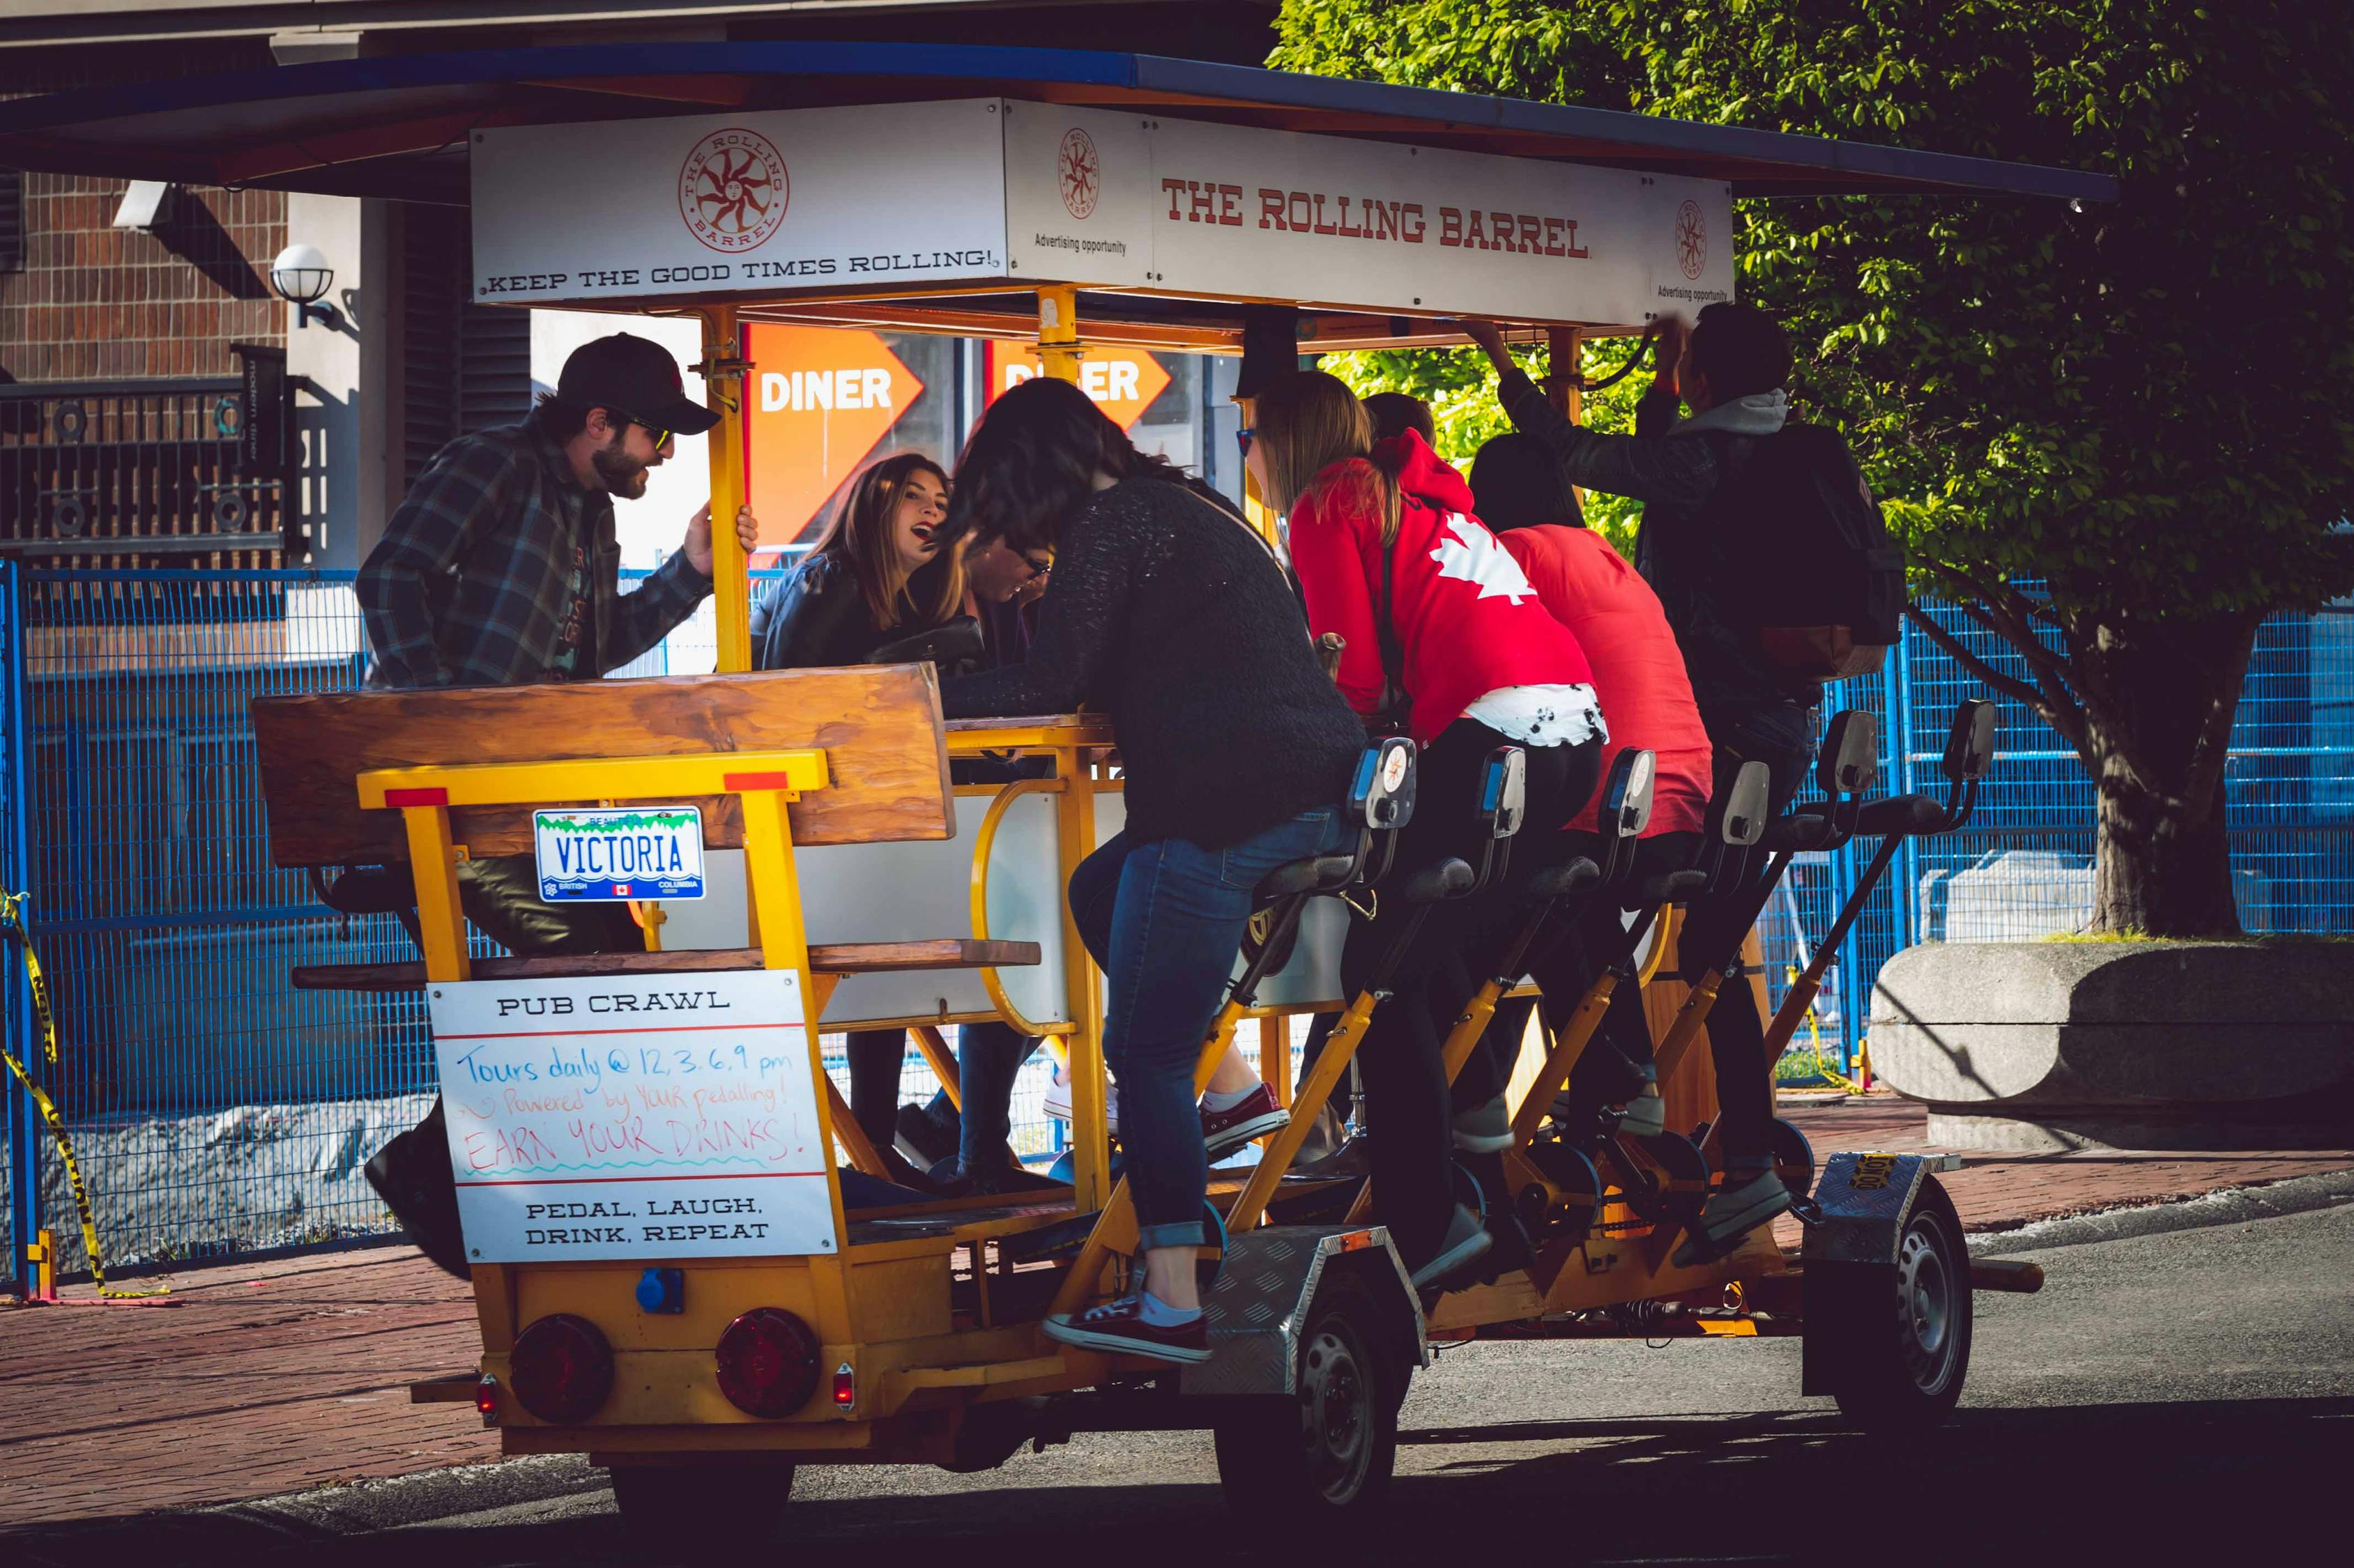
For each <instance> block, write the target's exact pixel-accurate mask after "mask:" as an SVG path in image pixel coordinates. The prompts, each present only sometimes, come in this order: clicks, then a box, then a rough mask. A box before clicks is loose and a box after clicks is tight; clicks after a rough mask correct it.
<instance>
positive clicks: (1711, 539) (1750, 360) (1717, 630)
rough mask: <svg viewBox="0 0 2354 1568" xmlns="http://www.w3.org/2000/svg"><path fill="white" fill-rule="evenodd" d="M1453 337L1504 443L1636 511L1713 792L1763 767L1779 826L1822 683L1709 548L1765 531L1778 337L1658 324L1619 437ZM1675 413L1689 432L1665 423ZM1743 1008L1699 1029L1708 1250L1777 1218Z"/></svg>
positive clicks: (1707, 913) (1647, 568) (1715, 310)
mask: <svg viewBox="0 0 2354 1568" xmlns="http://www.w3.org/2000/svg"><path fill="white" fill-rule="evenodd" d="M1464 330H1465V332H1466V333H1467V334H1469V336H1470V338H1471V340H1472V341H1473V342H1474V343H1477V344H1479V346H1480V347H1481V348H1482V349H1484V350H1486V351H1487V355H1488V358H1489V359H1490V362H1492V363H1493V364H1494V365H1495V366H1496V369H1497V373H1498V376H1499V381H1498V386H1497V396H1498V397H1499V398H1500V400H1501V401H1502V403H1503V406H1504V412H1505V413H1506V414H1508V415H1509V416H1511V421H1512V425H1513V427H1514V428H1515V429H1518V430H1520V431H1521V432H1522V434H1524V435H1528V436H1532V437H1534V438H1535V439H1536V440H1540V441H1543V443H1544V444H1545V445H1546V446H1547V447H1548V448H1549V449H1551V450H1552V451H1553V456H1554V458H1555V459H1556V460H1557V461H1559V462H1560V464H1561V466H1562V470H1563V472H1564V475H1565V476H1566V477H1567V479H1568V480H1569V482H1571V483H1572V484H1576V485H1583V486H1585V487H1586V488H1588V489H1591V490H1599V491H1602V492H1605V493H1608V494H1612V495H1624V496H1628V497H1630V498H1632V499H1634V500H1637V501H1640V502H1642V503H1643V521H1642V526H1641V529H1640V532H1639V533H1638V535H1637V537H1636V546H1635V567H1636V569H1637V570H1638V571H1639V572H1640V573H1642V575H1643V578H1644V580H1645V581H1646V582H1648V583H1649V584H1650V585H1651V588H1652V591H1654V592H1655V593H1657V594H1658V595H1659V602H1660V605H1661V607H1662V608H1663V609H1666V611H1667V615H1668V624H1669V625H1670V627H1671V628H1672V629H1673V630H1674V631H1675V634H1676V642H1677V644H1678V646H1679V647H1681V649H1682V650H1683V655H1684V662H1685V665H1686V667H1687V669H1688V670H1689V671H1690V673H1691V683H1692V695H1693V697H1694V698H1695V700H1696V701H1697V702H1698V704H1699V706H1700V714H1701V722H1702V725H1703V726H1705V727H1706V729H1707V731H1708V737H1709V743H1710V746H1711V747H1712V750H1713V752H1714V754H1715V758H1714V762H1715V774H1716V785H1717V789H1718V790H1719V791H1720V792H1722V790H1723V787H1724V785H1725V783H1726V782H1727V781H1728V780H1729V779H1730V778H1731V776H1732V775H1733V774H1734V772H1736V771H1737V770H1738V769H1739V768H1740V767H1741V765H1742V764H1743V763H1744V762H1746V761H1750V760H1753V759H1754V760H1756V761H1761V762H1764V763H1765V766H1766V769H1767V771H1768V772H1769V773H1770V774H1771V776H1772V779H1773V784H1772V798H1773V810H1774V814H1775V815H1776V816H1778V815H1780V814H1781V813H1782V812H1783V811H1785V810H1787V809H1788V807H1789V805H1790V802H1791V800H1792V799H1793V798H1794V797H1795V796H1796V795H1797V790H1798V786H1799V785H1800V784H1801V783H1802V782H1803V781H1804V779H1805V778H1806V771H1807V764H1808V759H1809V756H1810V753H1811V751H1812V746H1811V740H1812V736H1813V730H1814V717H1815V709H1816V707H1817V706H1818V705H1819V704H1820V703H1821V701H1822V694H1823V688H1822V683H1820V682H1819V681H1815V680H1811V679H1809V678H1808V677H1807V676H1805V675H1802V674H1797V673H1794V672H1792V671H1791V670H1789V669H1787V668H1785V667H1783V666H1781V665H1779V664H1776V662H1774V661H1773V660H1771V659H1770V658H1768V657H1767V656H1766V654H1765V652H1764V650H1763V649H1762V648H1761V647H1760V646H1759V645H1758V644H1757V641H1756V639H1755V637H1753V636H1751V635H1748V634H1747V633H1746V632H1745V631H1744V630H1743V628H1744V618H1743V617H1742V615H1741V614H1740V612H1739V609H1738V602H1739V599H1738V596H1739V595H1740V593H1741V590H1742V588H1743V584H1742V582H1741V581H1740V580H1739V577H1740V574H1739V573H1738V572H1737V571H1735V570H1734V569H1733V568H1731V567H1729V565H1728V562H1727V558H1726V551H1725V547H1724V541H1725V537H1726V535H1727V533H1728V532H1729V531H1730V530H1733V529H1737V528H1741V527H1744V526H1748V525H1752V524H1753V521H1754V520H1755V519H1756V518H1762V517H1765V516H1768V515H1771V512H1770V509H1769V508H1766V507H1765V506H1763V505H1758V504H1755V503H1753V502H1752V501H1751V500H1750V497H1749V495H1748V493H1746V492H1745V490H1744V483H1745V480H1746V475H1747V472H1748V471H1749V468H1750V461H1749V460H1750V459H1751V457H1752V456H1753V455H1754V454H1755V450H1756V449H1757V448H1758V446H1759V445H1761V444H1762V443H1763V441H1764V440H1766V439H1768V438H1770V437H1772V436H1774V435H1775V434H1776V433H1777V432H1778V431H1780V429H1782V427H1783V425H1784V424H1785V423H1787V421H1788V419H1789V395H1788V393H1787V389H1786V388H1787V383H1788V381H1789V377H1790V365H1791V355H1790V341H1789V338H1788V337H1787V334H1784V332H1783V331H1782V328H1781V324H1780V323H1777V322H1776V321H1775V320H1774V318H1773V317H1772V316H1770V315H1768V314H1766V313H1765V312H1764V311H1761V310H1759V309H1758V308H1757V307H1756V306H1755V305H1746V304H1734V303H1730V302H1726V303H1720V304H1713V305H1710V306H1708V307H1706V308H1705V309H1703V310H1702V312H1701V313H1700V318H1699V320H1698V322H1697V323H1694V324H1693V325H1692V326H1691V327H1690V328H1689V329H1687V328H1686V326H1685V324H1684V323H1683V322H1682V321H1681V319H1679V318H1677V317H1673V316H1670V317H1668V318H1667V319H1666V320H1664V321H1663V322H1661V323H1659V349H1658V358H1657V361H1656V364H1657V366H1658V367H1659V369H1658V373H1657V375H1656V376H1654V378H1653V379H1652V382H1651V386H1650V387H1649V390H1648V391H1647V392H1646V393H1645V394H1644V396H1643V397H1642V400H1641V401H1640V402H1639V403H1638V405H1637V406H1636V412H1635V433H1634V434H1633V435H1631V436H1619V435H1605V434H1603V433H1601V432H1599V431H1596V430H1589V429H1585V427H1584V426H1582V425H1579V424H1577V423H1575V421H1573V420H1571V419H1570V418H1568V417H1567V416H1565V415H1564V414H1563V413H1562V412H1561V411H1560V410H1559V409H1557V408H1554V407H1553V405H1552V404H1551V403H1549V402H1547V401H1546V399H1545V396H1544V394H1543V392H1542V391H1540V390H1538V388H1537V387H1536V385H1535V384H1534V383H1533V382H1532V381H1531V380H1530V379H1529V377H1528V376H1526V375H1525V374H1524V373H1523V372H1522V370H1521V369H1520V367H1519V366H1516V365H1514V364H1513V363H1512V357H1511V355H1510V354H1509V353H1507V352H1506V350H1505V348H1504V340H1503V336H1502V334H1500V333H1499V332H1498V331H1497V330H1496V328H1495V326H1494V325H1493V324H1492V323H1486V322H1468V323H1464ZM1680 408H1690V409H1691V415H1690V417H1689V418H1681V417H1679V409H1680ZM1735 919H1737V916H1736V915H1734V912H1733V911H1730V910H1727V909H1724V908H1723V907H1721V906H1718V907H1711V906H1710V901H1708V900H1702V901H1701V902H1700V904H1699V905H1697V906H1695V907H1694V908H1693V909H1692V910H1691V918H1690V919H1689V920H1688V921H1687V923H1686V925H1685V927H1684V938H1683V941H1682V943H1681V947H1682V948H1683V949H1684V950H1686V951H1689V952H1693V953H1706V952H1708V951H1710V950H1711V949H1714V950H1715V951H1717V952H1720V953H1721V952H1723V950H1724V948H1723V946H1722V944H1723V942H1724V941H1725V940H1726V939H1727V938H1732V937H1734V932H1732V931H1731V930H1729V929H1727V928H1726V927H1728V926H1729V925H1730V924H1731V923H1732V922H1733V921H1734V920H1735ZM1747 994H1748V993H1747V990H1746V988H1743V989H1742V994H1741V996H1739V997H1732V996H1727V997H1722V998H1720V999H1719V1000H1718V1001H1717V1004H1716V1006H1715V1007H1714V1008H1713V1009H1712V1010H1711V1012H1710V1013H1709V1021H1708V1022H1709V1036H1710V1044H1711V1045H1712V1048H1713V1049H1712V1055H1713V1056H1714V1058H1715V1060H1716V1064H1717V1095H1718V1099H1719V1101H1720V1110H1721V1116H1720V1119H1719V1122H1718V1127H1719V1133H1718V1137H1719V1139H1720V1140H1721V1147H1722V1148H1723V1152H1724V1160H1725V1173H1724V1182H1723V1187H1722V1188H1721V1189H1720V1190H1719V1191H1718V1192H1717V1193H1716V1194H1715V1195H1714V1196H1713V1197H1712V1198H1711V1199H1710V1200H1709V1203H1708V1209H1707V1212H1706V1213H1705V1214H1704V1215H1703V1216H1702V1225H1701V1228H1702V1231H1703V1232H1704V1233H1705V1234H1707V1235H1708V1236H1709V1237H1710V1238H1711V1239H1712V1240H1717V1239H1723V1238H1726V1237H1730V1236H1733V1235H1737V1234H1741V1233H1742V1232H1744V1231H1746V1230H1750V1229H1753V1228H1755V1226H1757V1225H1759V1224H1764V1223H1765V1222H1766V1221H1767V1220H1770V1219H1772V1218H1773V1217H1774V1215H1776V1214H1777V1213H1781V1212H1782V1211H1783V1210H1785V1209H1787V1208H1788V1207H1789V1206H1790V1199H1789V1193H1788V1192H1787V1190H1786V1189H1785V1188H1784V1187H1783V1185H1782V1182H1781V1180H1780V1178H1779V1177H1778V1176H1776V1174H1775V1171H1774V1161H1773V1155H1772V1151H1771V1144H1770V1136H1771V1133H1770V1128H1771V1123H1772V1118H1773V1108H1772V1107H1773V1096H1772V1090H1771V1088H1770V1086H1769V1082H1768V1080H1769V1076H1770V1073H1771V1066H1770V1064H1768V1063H1767V1062H1766V1060H1765V1022H1764V1020H1763V1019H1761V1018H1760V1017H1759V1016H1758V1013H1757V1011H1756V1009H1755V1008H1754V1007H1750V1006H1744V1005H1742V1003H1743V1002H1744V1001H1746V1000H1747Z"/></svg>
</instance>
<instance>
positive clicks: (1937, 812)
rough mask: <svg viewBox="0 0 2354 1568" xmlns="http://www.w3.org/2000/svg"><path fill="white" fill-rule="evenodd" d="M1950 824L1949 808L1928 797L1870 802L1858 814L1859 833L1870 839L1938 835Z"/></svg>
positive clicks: (1896, 796) (1891, 797) (1889, 798)
mask: <svg viewBox="0 0 2354 1568" xmlns="http://www.w3.org/2000/svg"><path fill="white" fill-rule="evenodd" d="M1945 822H1946V810H1945V808H1944V807H1943V806H1941V805H1939V804H1938V803H1937V802H1936V801H1935V800H1931V799H1930V798H1929V797H1928V796H1926V795H1891V796H1890V797H1888V799H1886V800H1868V801H1866V802H1865V803H1864V807H1863V810H1861V811H1859V812H1857V813H1856V819H1855V831H1856V832H1859V833H1861V834H1862V835H1863V836H1864V837H1865V838H1868V839H1884V838H1893V837H1894V836H1896V835H1898V834H1903V835H1906V836H1910V835H1912V834H1914V833H1928V832H1935V831H1936V830H1937V829H1939V828H1941V827H1943V826H1944V825H1945Z"/></svg>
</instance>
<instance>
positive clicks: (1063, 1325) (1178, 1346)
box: [1045, 1295, 1210, 1366]
mask: <svg viewBox="0 0 2354 1568" xmlns="http://www.w3.org/2000/svg"><path fill="white" fill-rule="evenodd" d="M1045 1329H1046V1337H1047V1338H1048V1339H1050V1340H1056V1341H1058V1342H1060V1343H1062V1344H1066V1345H1077V1346H1078V1347H1080V1348H1081V1349H1082V1350H1089V1351H1111V1352H1112V1353H1113V1354H1114V1355H1119V1356H1150V1357H1151V1358H1152V1359H1153V1360H1154V1361H1176V1362H1179V1363H1181V1364H1182V1365H1186V1366H1193V1365H1196V1364H1198V1363H1200V1362H1202V1361H1208V1360H1209V1359H1210V1315H1209V1314H1208V1313H1207V1312H1197V1313H1195V1314H1194V1315H1193V1320H1192V1321H1191V1322H1187V1323H1180V1324H1179V1325H1177V1326H1176V1327H1175V1328H1173V1329H1158V1328H1155V1327H1153V1326H1152V1325H1151V1324H1150V1323H1148V1322H1146V1321H1145V1320H1144V1298H1143V1297H1142V1296H1141V1295H1137V1296H1122V1297H1119V1298H1117V1299H1115V1300H1111V1301H1107V1302H1105V1303H1104V1304H1103V1305H1102V1306H1100V1307H1090V1308H1087V1310H1086V1311H1084V1312H1081V1313H1079V1314H1078V1315H1077V1316H1076V1317H1073V1316H1071V1315H1070V1314H1068V1313H1064V1312H1057V1313H1055V1315H1054V1316H1053V1317H1051V1318H1049V1319H1046V1323H1045Z"/></svg>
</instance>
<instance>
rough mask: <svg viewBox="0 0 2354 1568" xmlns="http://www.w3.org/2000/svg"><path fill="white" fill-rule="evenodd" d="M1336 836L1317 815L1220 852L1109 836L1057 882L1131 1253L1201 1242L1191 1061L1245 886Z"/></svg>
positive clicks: (1225, 962) (1236, 938)
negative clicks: (1105, 1103)
mask: <svg viewBox="0 0 2354 1568" xmlns="http://www.w3.org/2000/svg"><path fill="white" fill-rule="evenodd" d="M1347 838H1348V829H1347V828H1346V827H1345V826H1344V825H1343V823H1342V822H1341V812H1340V810H1339V808H1337V807H1333V806H1323V807H1319V808H1318V809H1317V810H1312V811H1303V812H1301V813H1300V814H1299V816H1296V817H1293V818H1291V819H1290V820H1288V821H1282V822H1278V823H1277V824H1276V825H1275V826H1274V827H1271V828H1268V829H1267V830H1266V831H1265V832H1260V833H1257V834H1255V835H1253V836H1252V837H1250V838H1247V839H1245V840H1244V841H1243V842H1240V843H1238V844H1232V845H1229V846H1227V847H1226V848H1225V849H1204V848H1203V847H1202V846H1201V845H1199V844H1197V843H1193V842H1190V841H1188V840H1185V839H1155V840H1152V841H1150V842H1139V841H1137V840H1135V839H1131V838H1129V836H1128V834H1126V833H1124V832H1123V833H1119V834H1115V835H1114V836H1113V837H1112V839H1111V840H1110V841H1109V842H1107V843H1105V844H1104V845H1103V846H1102V847H1101V848H1099V849H1097V851H1096V852H1095V853H1093V854H1091V855H1089V856H1087V859H1086V860H1084V861H1082V862H1080V863H1079V868H1078V870H1077V871H1076V872H1074V873H1073V874H1072V875H1071V887H1070V899H1071V917H1072V919H1074V920H1075V921H1076V922H1077V924H1078V927H1079V937H1080V939H1081V940H1082V941H1084V942H1086V943H1087V951H1088V952H1089V953H1090V954H1092V955H1093V956H1094V958H1095V960H1096V962H1097V964H1099V965H1101V966H1102V968H1103V970H1104V975H1105V979H1106V980H1107V982H1108V983H1107V986H1106V991H1107V996H1106V1000H1105V1008H1104V1059H1105V1060H1106V1061H1107V1062H1108V1063H1109V1064H1110V1066H1111V1070H1112V1072H1113V1073H1114V1074H1115V1075H1117V1076H1118V1077H1119V1139H1120V1146H1121V1147H1122V1149H1124V1150H1126V1151H1127V1161H1126V1164H1127V1174H1128V1186H1129V1193H1130V1194H1131V1195H1132V1196H1133V1198H1134V1199H1135V1202H1136V1225H1137V1245H1138V1248H1139V1250H1140V1251H1150V1250H1151V1249H1152V1248H1154V1247H1163V1246H1201V1245H1204V1243H1205V1241H1206V1239H1207V1237H1206V1233H1205V1231H1204V1226H1203V1224H1202V1201H1203V1195H1204V1192H1205V1190H1206V1189H1207V1187H1208V1185H1209V1160H1208V1159H1207V1158H1206V1156H1205V1155H1204V1150H1203V1147H1202V1118H1201V1115H1200V1112H1199V1111H1198V1110H1197V1109H1196V1108H1195V1101H1194V1096H1193V1065H1194V1064H1195V1063H1196V1062H1198V1061H1199V1060H1200V1059H1201V1055H1202V1045H1203V1043H1204V1041H1205V1040H1207V1039H1208V1038H1209V1033H1210V1024H1211V1022H1213V1021H1214V1019H1215V1018H1216V1017H1217V1014H1218V1009H1219V1007H1220V1006H1221V1005H1222V1004H1223V1003H1224V1002H1225V991H1226V981H1227V979H1228V977H1230V976H1231V975H1232V974H1233V973H1234V968H1235V956H1236V954H1238V953H1239V952H1240V951H1241V949H1242V942H1243V927H1245V926H1246V924H1247V923H1248V922H1249V920H1250V913H1251V892H1252V890H1253V889H1254V888H1256V887H1257V885H1258V884H1259V881H1260V879H1261V878H1263V877H1265V876H1266V875H1267V873H1269V872H1271V871H1273V870H1275V868H1276V867H1278V866H1279V865H1285V864H1288V863H1290V862H1292V861H1295V860H1305V859H1306V858H1308V857H1309V856H1310V855H1316V854H1330V853H1333V852H1334V851H1336V850H1338V849H1340V848H1341V845H1342V843H1343V842H1346V840H1347Z"/></svg>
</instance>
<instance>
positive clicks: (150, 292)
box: [0, 174, 286, 381]
mask: <svg viewBox="0 0 2354 1568" xmlns="http://www.w3.org/2000/svg"><path fill="white" fill-rule="evenodd" d="M122 190H123V182H122V181H121V180H108V179H97V178H93V177H90V176H88V175H40V174H32V175H26V176H25V270H23V271H22V272H16V273H8V274H0V366H5V368H6V369H7V371H8V372H9V374H10V375H12V376H15V377H16V379H17V380H19V381H81V380H94V379H112V378H115V377H120V376H225V375H229V374H232V373H234V372H235V371H236V369H237V361H236V359H235V358H234V356H232V355H230V353H229V348H228V345H229V344H231V343H254V344H283V343H284V342H285V335H286V307H285V306H284V305H283V304H281V302H279V301H278V300H277V299H276V298H275V297H274V296H273V295H272V294H271V293H270V283H269V278H268V270H269V266H270V258H271V257H273V256H275V255H277V254H278V252H279V249H281V247H283V246H284V245H285V243H286V198H285V197H284V196H282V195H281V194H279V193H278V192H275V191H224V190H213V189H183V190H178V191H175V192H174V193H173V197H172V200H173V207H172V213H171V216H170V217H169V218H168V220H167V221H165V222H164V223H163V224H161V225H159V226H158V228H157V231H156V232H154V233H149V234H143V233H138V232H135V231H132V230H127V229H118V228H111V223H112V221H113V217H114V210H115V207H116V206H117V205H118V204H119V203H120V202H121V200H122Z"/></svg>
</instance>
